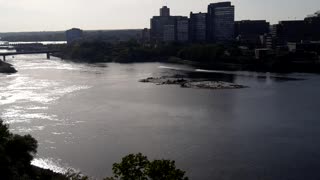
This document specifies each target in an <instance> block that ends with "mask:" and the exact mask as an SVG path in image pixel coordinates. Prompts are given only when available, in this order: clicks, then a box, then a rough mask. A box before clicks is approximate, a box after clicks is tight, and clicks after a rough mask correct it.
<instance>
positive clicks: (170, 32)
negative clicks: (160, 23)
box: [163, 24, 176, 42]
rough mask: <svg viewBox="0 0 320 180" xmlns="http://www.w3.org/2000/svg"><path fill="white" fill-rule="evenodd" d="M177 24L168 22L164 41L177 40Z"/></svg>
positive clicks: (165, 27)
mask: <svg viewBox="0 0 320 180" xmlns="http://www.w3.org/2000/svg"><path fill="white" fill-rule="evenodd" d="M175 34H176V31H175V25H174V24H173V25H172V24H168V25H164V27H163V41H164V42H173V41H175V39H176V38H175Z"/></svg>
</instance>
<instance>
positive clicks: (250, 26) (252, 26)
mask: <svg viewBox="0 0 320 180" xmlns="http://www.w3.org/2000/svg"><path fill="white" fill-rule="evenodd" d="M269 29H270V23H268V22H267V21H265V20H254V21H251V20H244V21H236V22H235V25H234V30H235V38H236V39H237V40H238V41H239V42H240V43H242V44H247V45H259V44H260V45H262V43H261V40H260V36H262V35H265V34H268V33H269Z"/></svg>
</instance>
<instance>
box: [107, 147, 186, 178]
mask: <svg viewBox="0 0 320 180" xmlns="http://www.w3.org/2000/svg"><path fill="white" fill-rule="evenodd" d="M112 169H113V174H114V177H110V178H106V179H105V180H117V179H119V180H187V179H188V178H187V177H185V172H184V171H182V170H180V169H177V168H176V166H175V162H174V161H170V160H154V161H151V162H150V161H149V160H148V158H147V157H146V156H144V155H142V154H141V153H138V154H129V155H127V156H125V157H124V158H122V161H121V162H120V163H115V164H113V168H112Z"/></svg>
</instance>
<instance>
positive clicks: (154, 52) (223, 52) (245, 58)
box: [49, 40, 320, 73]
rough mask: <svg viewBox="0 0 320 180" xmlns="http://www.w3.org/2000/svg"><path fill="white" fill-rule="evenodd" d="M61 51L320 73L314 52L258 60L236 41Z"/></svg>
mask: <svg viewBox="0 0 320 180" xmlns="http://www.w3.org/2000/svg"><path fill="white" fill-rule="evenodd" d="M49 49H54V50H60V52H59V53H55V54H54V56H56V57H60V58H62V59H65V60H71V61H74V62H85V63H98V62H117V63H137V62H171V63H178V64H188V65H192V66H195V67H198V68H201V69H208V70H230V71H256V72H277V73H290V72H309V73H319V72H320V61H319V57H317V56H315V55H314V54H312V53H302V54H301V53H300V54H297V53H291V52H287V51H281V52H277V53H276V54H272V55H267V56H265V57H263V58H262V59H256V58H255V55H254V50H242V49H241V48H239V46H238V45H237V44H229V45H221V44H179V43H171V44H140V43H138V42H137V41H135V40H130V41H125V42H119V43H108V42H103V41H85V42H77V43H73V44H71V45H66V44H65V45H51V46H49Z"/></svg>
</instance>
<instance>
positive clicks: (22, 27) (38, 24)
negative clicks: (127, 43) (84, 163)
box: [0, 0, 320, 32]
mask: <svg viewBox="0 0 320 180" xmlns="http://www.w3.org/2000/svg"><path fill="white" fill-rule="evenodd" d="M215 2H221V1H216V0H214V1H213V0H210V1H209V0H199V1H197V2H196V3H195V2H194V1H192V0H175V1H167V2H165V1H163V0H152V1H150V0H109V1H108V2H101V1H100V0H92V1H90V2H88V1H84V0H69V1H63V0H56V1H46V0H17V1H14V2H12V1H5V0H0V15H1V17H6V18H1V20H0V23H1V26H0V32H19V31H55V30H65V29H69V28H71V27H79V28H81V29H84V30H93V29H141V28H144V27H149V23H150V18H151V17H152V16H156V15H159V8H160V7H162V6H163V5H167V6H168V7H169V8H170V9H171V14H172V15H182V16H189V14H190V12H191V11H192V12H194V13H198V12H207V5H208V4H210V3H215ZM231 2H232V3H233V4H234V5H235V9H236V10H235V20H248V19H251V20H256V19H257V20H267V21H269V22H270V23H271V24H275V23H277V22H278V21H281V20H295V19H303V18H304V17H306V16H307V15H309V14H312V13H314V12H316V11H317V10H319V9H320V1H316V0H307V1H304V2H301V1H300V0H292V1H290V8H288V1H285V0H278V1H277V0H270V1H262V0H241V1H240V0H231ZM182 5H183V6H182ZM275 7H276V8H275ZM133 19H134V20H133Z"/></svg>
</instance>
